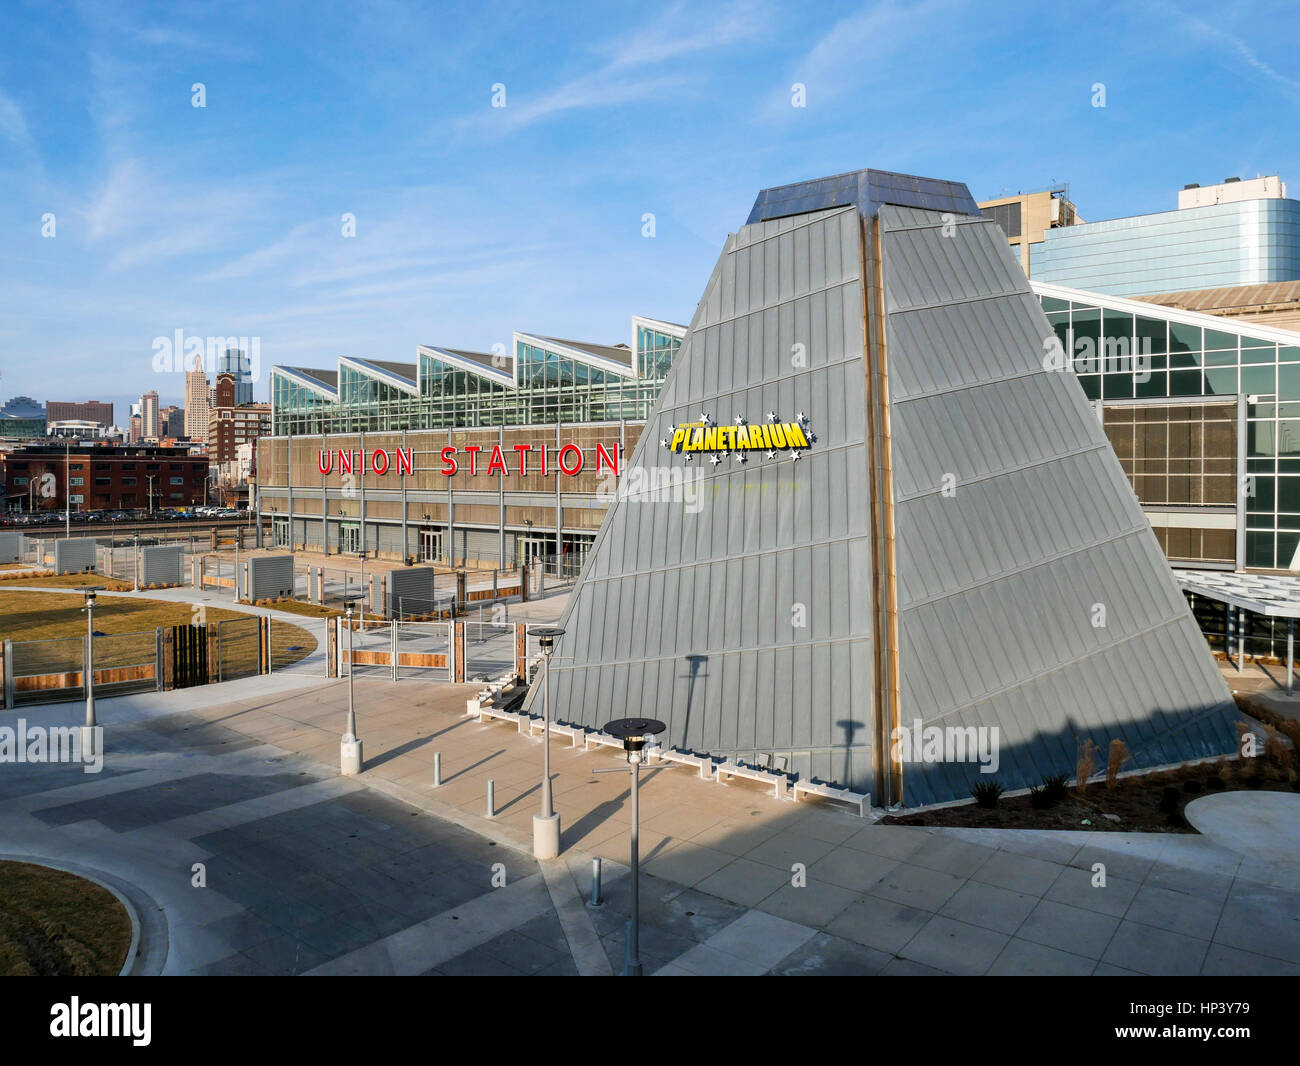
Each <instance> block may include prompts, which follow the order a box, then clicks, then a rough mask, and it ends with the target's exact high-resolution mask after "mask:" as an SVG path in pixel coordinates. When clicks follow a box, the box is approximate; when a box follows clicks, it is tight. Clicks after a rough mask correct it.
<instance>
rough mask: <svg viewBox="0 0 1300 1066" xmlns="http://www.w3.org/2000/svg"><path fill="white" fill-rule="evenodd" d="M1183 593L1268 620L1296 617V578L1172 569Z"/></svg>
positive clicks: (1299, 582) (1299, 601) (1299, 593)
mask: <svg viewBox="0 0 1300 1066" xmlns="http://www.w3.org/2000/svg"><path fill="white" fill-rule="evenodd" d="M1174 579H1175V580H1176V581H1177V582H1178V584H1179V585H1180V586H1181V587H1182V589H1183V591H1184V592H1194V593H1195V594H1196V595H1198V596H1205V597H1207V598H1209V599H1212V600H1218V601H1219V602H1221V603H1226V604H1228V605H1229V606H1231V607H1240V608H1242V609H1244V610H1247V611H1253V612H1254V613H1255V614H1262V615H1264V616H1265V617H1268V618H1300V577H1283V576H1281V575H1280V574H1232V573H1227V572H1224V571H1221V570H1175V571H1174Z"/></svg>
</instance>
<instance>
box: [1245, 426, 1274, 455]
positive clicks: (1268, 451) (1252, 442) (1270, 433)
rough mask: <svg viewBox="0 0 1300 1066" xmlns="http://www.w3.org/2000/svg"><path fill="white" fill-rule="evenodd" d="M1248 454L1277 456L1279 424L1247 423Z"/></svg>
mask: <svg viewBox="0 0 1300 1066" xmlns="http://www.w3.org/2000/svg"><path fill="white" fill-rule="evenodd" d="M1246 454H1247V455H1250V456H1257V457H1258V456H1273V455H1276V454H1277V423H1276V422H1247V423H1246Z"/></svg>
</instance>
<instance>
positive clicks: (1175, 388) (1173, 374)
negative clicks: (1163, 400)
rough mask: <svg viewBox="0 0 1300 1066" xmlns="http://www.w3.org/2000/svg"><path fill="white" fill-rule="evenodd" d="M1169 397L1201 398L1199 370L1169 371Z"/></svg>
mask: <svg viewBox="0 0 1300 1066" xmlns="http://www.w3.org/2000/svg"><path fill="white" fill-rule="evenodd" d="M1169 395H1170V396H1203V395H1204V392H1203V391H1202V388H1201V372H1200V371H1199V370H1171V371H1170V372H1169Z"/></svg>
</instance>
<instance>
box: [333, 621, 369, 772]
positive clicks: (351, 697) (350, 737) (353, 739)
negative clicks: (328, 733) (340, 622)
mask: <svg viewBox="0 0 1300 1066" xmlns="http://www.w3.org/2000/svg"><path fill="white" fill-rule="evenodd" d="M361 616H362V618H364V617H365V611H364V610H363V611H362V612H361ZM347 623H348V727H347V731H346V732H345V733H344V734H343V742H342V744H341V745H340V748H339V770H340V771H341V772H342V773H343V774H346V775H352V774H359V773H361V741H360V739H359V738H358V737H357V710H356V700H355V693H354V689H353V686H352V671H353V669H354V668H355V666H356V664H355V662H354V661H353V654H352V602H351V601H350V600H349V601H348V609H347Z"/></svg>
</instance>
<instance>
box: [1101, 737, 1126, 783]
mask: <svg viewBox="0 0 1300 1066" xmlns="http://www.w3.org/2000/svg"><path fill="white" fill-rule="evenodd" d="M1127 759H1128V745H1127V744H1125V743H1124V742H1123V741H1122V740H1112V741H1111V742H1110V753H1109V755H1108V756H1107V758H1106V787H1107V788H1114V787H1115V782H1116V781H1117V780H1118V779H1119V768H1120V767H1121V766H1123V765H1124V762H1125V760H1127Z"/></svg>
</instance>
